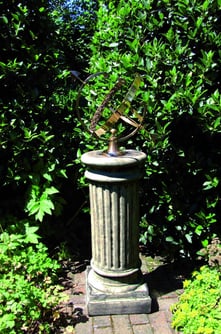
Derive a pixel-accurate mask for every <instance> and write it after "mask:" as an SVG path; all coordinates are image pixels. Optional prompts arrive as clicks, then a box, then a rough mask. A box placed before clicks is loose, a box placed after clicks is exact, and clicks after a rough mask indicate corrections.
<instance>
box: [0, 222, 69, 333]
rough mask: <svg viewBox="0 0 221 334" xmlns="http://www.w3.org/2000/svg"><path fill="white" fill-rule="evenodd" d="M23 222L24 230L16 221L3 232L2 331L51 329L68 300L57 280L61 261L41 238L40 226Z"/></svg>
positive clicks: (0, 265)
mask: <svg viewBox="0 0 221 334" xmlns="http://www.w3.org/2000/svg"><path fill="white" fill-rule="evenodd" d="M20 223H21V224H22V225H23V230H24V231H23V233H21V228H19V231H20V232H19V233H18V232H16V229H17V228H16V226H15V225H12V226H11V228H10V231H7V230H5V231H2V233H1V236H0V281H1V284H0V331H1V333H5V334H7V333H8V334H9V333H10V334H13V333H16V334H17V333H51V332H52V330H53V324H54V321H55V320H56V319H57V313H58V312H56V307H58V305H59V304H60V303H61V301H62V300H65V295H64V294H63V293H62V287H61V286H59V285H58V284H56V279H57V271H58V269H59V268H60V265H59V263H58V262H57V261H56V260H52V259H51V258H50V257H49V256H48V251H47V248H46V247H45V245H44V244H43V243H41V242H39V240H38V239H39V236H38V235H37V233H36V232H37V230H38V227H33V226H29V224H28V223H27V222H26V223H25V222H20ZM13 230H14V231H13Z"/></svg>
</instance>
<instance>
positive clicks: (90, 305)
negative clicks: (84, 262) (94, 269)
mask: <svg viewBox="0 0 221 334" xmlns="http://www.w3.org/2000/svg"><path fill="white" fill-rule="evenodd" d="M89 271H90V267H88V268H87V271H86V275H87V276H88V273H89ZM87 276H86V285H87V294H86V303H87V309H88V314H89V315H91V316H94V315H111V314H142V313H150V312H151V298H150V296H149V290H148V287H147V284H141V285H140V286H139V287H138V288H137V289H136V290H133V291H130V292H125V293H121V294H116V295H115V294H105V293H103V292H101V291H98V290H96V289H95V288H93V287H91V286H90V285H89V284H88V280H87Z"/></svg>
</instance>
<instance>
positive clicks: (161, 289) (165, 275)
mask: <svg viewBox="0 0 221 334" xmlns="http://www.w3.org/2000/svg"><path fill="white" fill-rule="evenodd" d="M196 266H197V265H196V263H192V262H191V261H189V260H180V261H177V262H172V263H166V264H162V265H159V266H158V267H157V268H156V269H154V270H153V271H151V272H149V273H146V274H144V280H145V282H146V283H147V286H148V288H149V291H150V297H151V299H152V306H151V313H152V312H157V311H158V310H159V304H158V301H157V299H158V298H159V297H161V296H164V295H166V294H169V293H171V292H175V291H177V290H182V288H183V281H184V280H185V279H187V278H189V277H190V276H191V273H192V271H193V270H194V269H195V268H196Z"/></svg>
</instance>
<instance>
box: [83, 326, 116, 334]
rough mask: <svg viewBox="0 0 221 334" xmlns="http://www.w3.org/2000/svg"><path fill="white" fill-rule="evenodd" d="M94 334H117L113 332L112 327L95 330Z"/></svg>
mask: <svg viewBox="0 0 221 334" xmlns="http://www.w3.org/2000/svg"><path fill="white" fill-rule="evenodd" d="M84 334H87V333H84ZM94 334H115V332H113V330H112V328H111V327H100V328H94ZM121 334H122V333H121Z"/></svg>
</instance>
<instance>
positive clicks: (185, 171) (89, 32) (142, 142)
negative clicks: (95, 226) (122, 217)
mask: <svg viewBox="0 0 221 334" xmlns="http://www.w3.org/2000/svg"><path fill="white" fill-rule="evenodd" d="M220 6H221V4H220V1H216V0H213V1H208V0H205V1H201V2H198V1H196V0H195V1H189V0H179V1H169V0H160V1H153V0H150V1H139V2H138V1H135V0H130V1H122V0H121V1H92V2H91V1H86V0H85V1H83V2H82V1H73V2H72V5H71V3H69V4H68V3H67V2H65V1H49V2H48V1H45V0H39V1H11V2H10V3H7V2H5V1H4V2H3V1H0V10H1V18H0V20H1V36H0V43H1V53H0V85H1V90H0V104H1V114H0V117H1V122H0V130H1V131H0V142H1V147H0V156H1V162H0V180H1V192H2V194H4V196H3V199H2V200H1V211H0V214H1V218H2V219H3V218H4V219H5V215H6V214H8V213H10V214H13V215H15V216H17V217H18V218H20V217H21V218H24V217H25V218H27V215H30V219H33V220H36V221H37V222H39V220H40V221H43V224H40V226H41V229H42V233H43V234H44V235H45V236H48V237H50V240H53V242H54V244H56V243H57V242H59V241H65V240H66V241H67V239H68V240H72V241H70V243H72V244H74V243H75V242H76V244H78V242H79V238H80V239H82V242H84V240H87V239H85V238H86V234H87V233H86V231H87V230H88V229H89V226H88V223H87V224H86V222H88V221H89V215H85V214H84V213H83V212H84V211H85V209H87V208H88V205H89V203H88V198H87V191H85V190H84V189H85V188H84V186H85V180H84V179H83V168H82V166H81V164H79V162H80V160H79V158H80V156H81V153H82V152H85V151H87V150H92V149H95V148H96V149H97V148H100V147H102V145H103V144H102V143H100V144H99V145H98V143H97V142H96V141H95V140H92V139H91V138H90V136H89V135H88V134H86V133H85V132H84V131H82V128H81V125H80V124H79V121H78V120H77V117H76V110H75V99H76V92H77V89H78V87H79V85H78V82H77V81H76V80H75V79H74V78H73V76H71V75H70V70H77V71H79V72H81V78H85V77H86V76H87V75H88V74H89V73H95V72H98V71H106V72H108V73H109V79H108V81H107V82H106V84H107V87H106V88H107V91H108V89H110V88H111V87H112V86H113V85H114V83H115V82H116V80H117V78H118V77H119V76H122V77H124V79H125V80H126V83H127V84H128V85H129V84H130V83H131V81H132V80H133V78H134V75H135V73H136V72H138V73H140V74H141V75H142V78H143V86H142V88H141V91H140V92H139V95H138V98H137V99H136V102H135V106H136V108H139V105H140V103H141V102H142V103H144V104H145V106H146V108H147V114H146V117H145V127H144V128H143V129H142V130H141V132H140V134H139V135H138V136H136V137H134V138H133V139H132V140H130V141H129V142H128V143H127V147H128V148H136V149H140V150H142V151H144V152H145V153H146V154H147V160H146V165H145V170H146V173H145V179H144V182H142V186H141V193H140V195H141V196H140V199H141V223H140V225H141V241H142V242H143V243H145V244H146V245H147V248H148V250H149V251H151V252H152V254H156V253H159V254H163V255H166V256H169V257H171V258H172V257H177V256H180V255H182V256H191V257H193V256H195V253H196V251H197V250H198V249H199V248H201V246H202V244H203V245H207V244H208V242H209V241H210V239H211V238H212V236H213V235H215V234H218V235H219V234H220V227H219V220H220V209H221V208H220V196H219V193H220V162H221V161H220V142H221V138H220V124H221V116H220V77H221V76H220V74H221V73H220V68H221V67H220V65H221V64H220V59H221V58H220V43H221V37H220V28H221V27H220V26H221V21H220ZM98 84H99V83H94V89H95V91H97V94H98V97H99V94H100V86H96V85H98ZM85 103H86V101H84V104H85ZM96 103H98V102H97V101H96V99H95V101H93V102H91V101H90V102H88V105H87V104H86V108H85V109H83V107H82V111H83V112H84V113H85V114H84V116H85V118H84V120H85V122H86V120H87V119H89V118H91V114H92V113H93V112H94V111H95V109H94V108H95V106H96ZM90 105H91V107H90ZM84 116H83V117H84ZM5 221H6V220H5ZM35 224H36V222H35ZM6 225H7V224H6ZM70 229H73V230H74V231H72V233H70ZM76 231H78V232H77V233H80V237H79V234H78V236H76ZM73 240H74V242H73ZM87 243H89V241H88V240H87Z"/></svg>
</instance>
